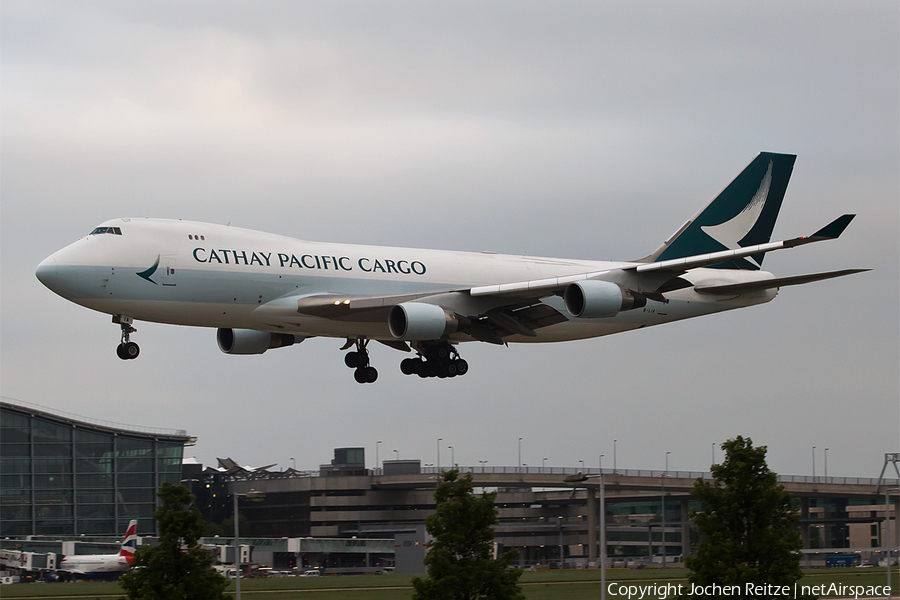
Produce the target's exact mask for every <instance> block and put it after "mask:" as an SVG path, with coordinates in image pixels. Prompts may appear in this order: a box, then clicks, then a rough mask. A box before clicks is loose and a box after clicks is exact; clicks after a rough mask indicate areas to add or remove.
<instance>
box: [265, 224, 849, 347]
mask: <svg viewBox="0 0 900 600" xmlns="http://www.w3.org/2000/svg"><path fill="white" fill-rule="evenodd" d="M854 216H855V215H843V216H841V217H839V218H838V219H835V220H834V221H832V222H831V223H829V224H828V225H826V226H825V227H823V228H822V229H820V230H818V231H816V232H815V233H814V234H812V235H810V236H803V237H798V238H793V239H789V240H783V241H778V242H769V243H765V244H757V245H754V246H748V247H743V248H739V249H736V250H723V251H721V252H713V253H709V254H702V255H697V256H689V257H685V258H678V259H673V260H666V261H660V262H653V263H624V264H623V266H621V267H616V268H612V269H608V270H604V271H594V272H588V273H578V274H575V275H568V276H564V277H553V278H548V279H538V280H531V281H521V282H513V283H502V284H497V285H487V286H476V287H472V288H468V289H465V288H464V289H444V290H433V291H429V292H423V293H415V294H399V295H353V294H316V295H304V296H292V297H286V298H281V299H279V300H276V301H273V302H270V303H268V304H266V305H263V306H261V307H260V308H258V309H257V311H258V312H259V314H261V315H264V314H268V315H270V318H271V319H272V321H271V322H272V323H278V322H283V321H284V320H289V319H290V318H291V317H292V316H293V317H297V316H302V315H308V316H316V317H323V318H327V319H332V320H336V321H345V322H376V321H377V322H386V321H387V319H388V315H389V313H390V310H391V309H392V308H393V307H394V306H396V305H398V304H401V303H407V302H417V301H418V302H425V303H427V304H435V305H438V306H440V307H442V308H444V309H445V310H446V311H448V312H452V313H454V314H455V315H456V318H457V319H459V327H458V329H459V331H461V332H463V333H466V334H468V335H470V336H471V337H473V338H474V339H476V340H481V341H485V342H490V343H494V344H502V343H504V341H503V338H504V337H508V336H512V335H522V336H527V337H534V336H536V335H537V334H536V333H535V330H536V329H539V328H541V327H547V326H550V325H554V324H556V323H560V322H563V321H566V320H567V317H566V316H565V315H563V314H562V313H560V312H559V311H557V310H556V309H554V308H552V307H551V306H548V305H547V304H545V303H543V302H541V299H542V298H546V297H548V296H554V295H558V296H562V295H563V293H564V291H565V289H566V286H568V285H569V284H571V283H575V282H579V281H585V280H602V281H610V282H613V283H616V284H618V285H619V286H620V287H621V288H623V289H625V290H630V291H632V292H636V293H637V294H640V295H643V296H645V297H647V298H650V299H653V300H658V301H665V298H664V297H663V293H665V292H668V291H672V290H674V289H678V288H679V287H689V286H690V285H691V284H690V283H689V282H686V281H682V280H679V279H678V276H679V275H681V274H683V273H685V272H687V271H688V270H690V269H695V268H699V267H706V266H711V265H716V264H720V263H723V262H728V261H731V260H734V259H736V258H742V257H745V256H753V255H760V254H765V253H767V252H772V251H774V250H782V249H785V248H795V247H797V246H801V245H804V244H810V243H813V242H819V241H824V240H830V239H835V238H837V237H838V236H840V235H841V233H843V231H844V229H846V227H847V225H849V223H850V221H851V220H852V219H853V217H854ZM864 270H866V269H848V270H844V271H833V272H830V273H817V274H812V275H802V276H797V277H785V278H781V279H766V280H763V281H755V282H747V283H737V284H726V285H715V286H706V287H701V288H697V292H698V293H705V294H736V293H745V292H748V291H752V290H761V289H770V288H776V287H783V286H787V285H798V284H801V283H808V282H811V281H818V280H822V279H829V278H832V277H840V276H843V275H849V274H851V273H858V272H860V271H864ZM401 346H402V347H401ZM397 347H398V348H400V349H404V350H408V346H406V344H405V343H404V342H397Z"/></svg>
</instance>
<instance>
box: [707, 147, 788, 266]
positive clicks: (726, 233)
mask: <svg viewBox="0 0 900 600" xmlns="http://www.w3.org/2000/svg"><path fill="white" fill-rule="evenodd" d="M771 185H772V161H771V160H770V161H769V167H768V169H766V174H765V175H764V176H763V178H762V182H760V184H759V189H758V190H756V193H755V194H754V195H753V198H751V199H750V202H749V203H748V204H747V206H745V207H744V209H743V210H741V212H739V213H738V214H737V215H736V216H735V217H733V218H731V219H729V220H728V221H725V222H724V223H719V224H718V225H704V226H702V227H700V229H701V230H703V233H705V234H706V235H708V236H709V237H711V238H712V239H714V240H716V241H717V242H719V243H720V244H722V245H723V246H725V247H726V248H728V249H729V250H737V249H738V248H740V245H739V244H738V241H739V240H741V239H743V238H744V236H746V235H747V234H748V233H750V230H751V229H753V226H754V225H756V222H757V221H758V220H759V217H760V215H761V214H762V211H763V208H764V207H765V206H766V199H767V198H768V197H769V188H770V187H771ZM747 259H748V260H752V261H753V262H755V263H756V264H757V265H758V266H761V265H759V262H757V260H756V259H755V258H753V257H752V256H748V257H747Z"/></svg>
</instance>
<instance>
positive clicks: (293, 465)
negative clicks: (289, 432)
mask: <svg viewBox="0 0 900 600" xmlns="http://www.w3.org/2000/svg"><path fill="white" fill-rule="evenodd" d="M291 468H292V469H294V470H295V471H296V470H297V461H296V460H294V457H293V456H292V457H291Z"/></svg>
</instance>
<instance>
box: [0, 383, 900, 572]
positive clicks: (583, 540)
mask: <svg viewBox="0 0 900 600" xmlns="http://www.w3.org/2000/svg"><path fill="white" fill-rule="evenodd" d="M195 441H196V440H195V439H194V438H192V437H190V436H188V435H187V433H186V432H185V431H176V430H157V429H147V428H137V427H131V426H123V425H117V424H113V423H105V422H100V421H92V420H90V419H86V418H84V417H75V416H73V415H64V414H61V413H59V412H56V411H53V410H51V409H47V408H43V407H38V406H32V405H28V404H25V403H20V402H18V401H14V400H11V399H7V398H3V399H2V402H0V538H6V539H5V540H4V542H3V544H2V546H3V547H4V548H6V547H8V546H7V545H6V544H7V542H9V543H13V542H14V541H15V540H20V541H23V543H28V544H32V546H34V548H33V550H34V551H41V552H45V551H53V552H58V551H59V550H50V549H49V546H48V547H46V548H44V547H38V546H39V544H38V542H39V541H40V540H39V538H40V539H44V540H48V539H51V538H52V539H55V540H64V539H69V540H72V539H73V538H74V536H78V537H79V540H85V539H88V538H94V539H95V540H97V541H98V542H99V538H102V537H106V538H107V539H109V538H114V537H118V536H121V534H122V533H123V532H124V531H125V528H126V526H127V524H128V521H129V520H131V519H137V520H138V534H139V535H140V536H142V537H143V536H147V537H149V536H153V535H154V534H155V533H156V526H155V522H154V520H153V513H154V511H155V509H156V504H157V497H156V493H157V490H158V489H159V486H160V485H162V483H163V482H165V481H169V482H171V483H178V482H182V483H184V484H185V485H187V486H188V487H189V488H190V490H191V492H192V493H193V494H194V495H195V497H196V504H197V506H198V507H199V508H200V510H201V512H202V514H203V516H204V518H205V519H206V520H207V521H208V522H210V523H214V524H221V523H222V522H223V520H226V519H230V518H231V517H233V514H234V508H233V507H234V501H235V494H237V500H238V506H239V513H240V515H241V518H240V519H239V522H240V527H241V540H240V542H239V543H240V544H241V545H247V546H251V547H252V548H253V550H252V554H253V557H254V558H253V559H252V560H253V562H254V563H262V564H268V566H271V567H274V568H276V569H277V568H291V569H296V568H306V567H323V568H326V569H330V568H368V569H375V568H378V567H382V566H385V565H386V564H390V562H394V564H395V565H396V566H398V570H400V565H401V564H402V563H403V561H404V560H406V559H404V558H402V557H403V556H404V555H405V554H406V553H407V551H409V552H414V553H417V554H415V557H416V558H415V560H416V561H418V569H419V570H421V558H422V557H423V556H424V551H425V550H424V549H425V548H426V547H427V544H428V542H429V539H428V538H427V536H426V534H425V528H424V524H425V519H426V518H427V517H428V516H429V515H431V514H433V512H434V510H435V504H434V491H435V488H436V486H437V484H438V482H439V480H440V477H441V475H440V473H441V469H439V468H437V467H434V466H430V465H425V466H422V465H421V463H420V461H419V460H393V461H390V460H388V461H383V462H381V463H380V464H378V465H376V467H375V468H369V467H367V466H366V460H365V451H364V449H363V448H338V449H335V450H334V458H333V460H331V462H330V463H328V464H323V465H321V466H320V467H319V469H317V470H314V471H298V470H295V469H284V470H269V469H268V468H260V469H251V468H248V467H243V466H240V465H239V464H238V463H237V462H235V461H233V460H231V459H220V460H219V465H218V466H217V467H207V468H206V469H204V468H203V466H202V465H199V464H187V463H184V461H183V455H184V447H185V446H186V445H192V444H194V443H195ZM895 456H896V457H897V462H900V454H897V455H895ZM886 461H887V459H886ZM183 463H184V464H183ZM885 466H886V467H887V462H885ZM460 469H461V470H462V471H466V472H470V473H472V476H473V483H474V486H475V490H476V493H477V492H480V491H481V490H482V489H484V490H491V491H496V492H497V497H496V506H497V510H498V518H499V523H498V525H497V526H496V527H495V540H496V542H497V543H498V544H499V546H500V547H501V548H503V549H508V548H517V549H518V550H519V559H518V560H519V564H520V565H521V566H528V565H534V564H551V565H552V564H559V563H564V564H565V565H566V566H569V567H574V566H591V565H596V564H597V563H596V561H597V559H598V558H599V556H600V552H599V543H600V541H599V540H600V536H599V532H600V523H601V518H600V505H601V501H600V500H601V492H600V489H599V488H600V486H599V480H600V479H599V477H598V475H599V474H600V473H599V472H598V471H599V470H598V469H587V470H584V473H580V471H582V469H575V468H561V467H525V466H524V465H523V466H520V467H509V466H507V467H503V466H493V467H488V466H487V465H481V466H479V467H460ZM888 474H890V472H888ZM584 476H587V477H584ZM708 477H709V473H699V472H681V471H671V472H669V471H665V472H664V471H641V470H625V469H619V470H615V469H604V470H603V481H604V484H605V485H604V492H603V494H602V498H603V500H604V501H605V507H606V510H605V513H604V517H605V522H606V540H607V548H606V550H607V556H609V557H610V561H611V562H613V563H614V566H628V565H629V561H630V564H631V565H634V564H647V563H650V562H654V563H658V562H662V560H665V561H666V563H667V564H669V565H671V564H678V563H680V562H681V561H682V560H683V557H684V556H688V555H690V554H692V553H693V551H694V548H695V546H696V542H697V534H696V531H695V530H693V529H692V527H691V524H690V521H689V520H688V518H687V515H688V511H689V509H690V508H692V507H695V508H698V509H699V508H700V506H699V505H697V504H696V502H695V501H694V500H693V498H692V497H691V488H692V486H693V484H694V482H695V481H696V480H697V478H708ZM780 482H781V483H782V485H784V486H785V488H786V489H787V490H788V491H789V492H791V493H792V494H793V495H794V496H795V497H797V498H798V499H799V501H800V502H799V506H800V520H799V526H800V529H801V531H802V534H803V539H804V547H805V549H804V550H803V552H804V554H805V556H806V560H807V562H808V563H810V564H811V565H813V566H814V565H815V564H816V562H815V561H819V562H822V563H823V564H824V560H825V557H824V554H823V555H822V556H819V555H817V554H816V553H817V552H819V550H820V549H830V554H832V555H833V554H835V553H843V554H848V553H855V554H856V555H858V556H859V557H860V560H864V561H877V560H878V559H879V557H880V556H883V553H884V546H885V542H886V541H887V540H888V539H891V538H892V539H894V540H895V541H896V540H900V520H898V519H897V502H896V498H897V496H896V492H892V494H893V499H892V500H891V502H890V516H889V517H888V515H887V512H888V511H886V509H885V496H884V493H885V487H887V488H888V489H896V487H897V485H898V480H897V479H886V480H884V481H883V482H878V481H876V480H875V479H869V478H839V477H819V478H815V477H809V476H781V477H780ZM879 483H882V484H883V485H879ZM250 491H255V492H263V493H264V498H262V499H261V500H259V501H257V502H252V501H250V499H248V497H247V493H248V492H250ZM254 495H255V496H258V494H254ZM888 528H890V531H889V532H888ZM888 536H890V537H888ZM29 538H33V539H29ZM26 540H27V542H25V541H26ZM205 542H206V543H207V544H210V545H212V546H216V547H225V546H231V545H233V544H234V542H235V540H234V539H233V538H232V537H231V535H229V534H228V533H224V532H223V533H222V537H211V538H206V540H205ZM36 544H37V545H36ZM894 546H895V547H896V542H895V544H894ZM392 551H393V552H392ZM663 557H665V559H663ZM413 562H415V561H413ZM411 568H414V567H411Z"/></svg>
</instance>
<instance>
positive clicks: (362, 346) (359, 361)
mask: <svg viewBox="0 0 900 600" xmlns="http://www.w3.org/2000/svg"><path fill="white" fill-rule="evenodd" d="M347 341H348V343H351V342H350V340H347ZM368 345H369V340H364V339H362V338H359V339H357V340H356V350H355V351H354V352H348V353H347V354H345V355H344V364H345V365H347V366H348V367H350V368H351V369H356V371H355V372H354V373H353V378H354V379H355V380H356V383H375V380H376V379H378V370H377V369H375V367H370V366H369V351H368V350H367V349H366V346H368ZM347 347H349V346H347Z"/></svg>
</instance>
